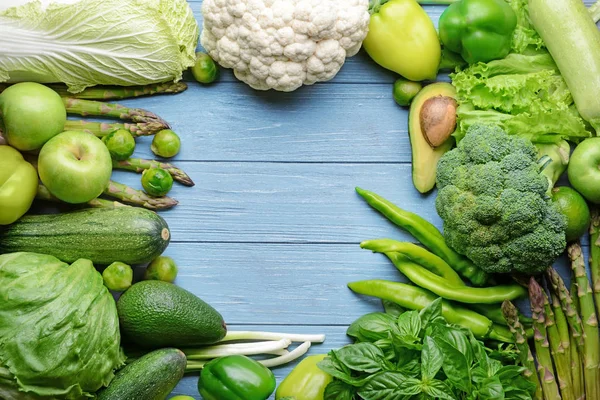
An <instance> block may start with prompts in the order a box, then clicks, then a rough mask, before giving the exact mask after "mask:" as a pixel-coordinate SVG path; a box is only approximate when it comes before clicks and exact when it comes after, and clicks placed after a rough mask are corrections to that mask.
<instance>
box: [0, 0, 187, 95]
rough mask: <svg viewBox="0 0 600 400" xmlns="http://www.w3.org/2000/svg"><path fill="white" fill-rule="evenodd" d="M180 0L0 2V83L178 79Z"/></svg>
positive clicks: (182, 24) (72, 85) (74, 87)
mask: <svg viewBox="0 0 600 400" xmlns="http://www.w3.org/2000/svg"><path fill="white" fill-rule="evenodd" d="M198 33H199V29H198V24H197V22H196V19H195V18H194V15H193V12H192V10H191V8H190V6H189V5H188V4H187V2H186V1H185V0H102V1H97V0H50V1H48V0H44V1H43V2H42V1H40V0H34V1H28V0H3V1H0V37H2V40H1V42H2V45H1V46H0V82H20V81H35V82H40V83H52V82H64V83H66V84H67V86H68V87H69V90H70V91H71V92H79V91H82V90H83V89H85V88H86V87H89V86H94V85H122V86H132V85H145V84H150V83H158V82H166V81H178V80H180V79H181V77H182V72H183V71H184V70H186V69H187V68H189V67H191V66H192V65H194V63H195V51H196V46H197V43H198Z"/></svg>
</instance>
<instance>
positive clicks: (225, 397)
mask: <svg viewBox="0 0 600 400" xmlns="http://www.w3.org/2000/svg"><path fill="white" fill-rule="evenodd" d="M198 390H199V391H200V394H201V395H202V397H203V398H204V400H266V399H267V398H268V397H269V396H270V395H271V393H273V391H274V390H275V376H274V375H273V373H272V372H271V370H269V369H268V368H267V367H265V366H264V365H262V364H261V363H259V362H258V361H255V360H253V359H251V358H248V357H246V356H241V355H233V356H226V357H221V358H216V359H214V360H212V361H210V362H209V363H208V364H206V365H205V366H204V368H202V372H201V373H200V380H199V381H198Z"/></svg>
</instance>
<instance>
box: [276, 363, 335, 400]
mask: <svg viewBox="0 0 600 400" xmlns="http://www.w3.org/2000/svg"><path fill="white" fill-rule="evenodd" d="M325 357H326V354H318V355H314V356H309V357H306V358H305V359H304V360H302V361H301V362H300V364H298V365H297V366H296V368H294V369H293V370H292V372H290V374H289V375H288V376H287V377H286V378H285V379H284V380H283V382H281V384H280V385H279V387H278V388H277V392H275V399H276V400H284V399H285V398H292V399H294V400H323V394H324V393H325V388H326V387H327V385H328V384H329V382H331V381H332V379H333V378H332V377H331V375H329V374H328V373H326V372H325V371H322V370H321V369H320V368H319V367H318V366H317V363H318V362H319V361H322V360H323V359H324V358H325Z"/></svg>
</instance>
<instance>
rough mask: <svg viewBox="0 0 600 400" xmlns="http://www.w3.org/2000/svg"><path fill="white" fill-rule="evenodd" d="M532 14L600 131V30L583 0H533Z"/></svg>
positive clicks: (589, 118)
mask: <svg viewBox="0 0 600 400" xmlns="http://www.w3.org/2000/svg"><path fill="white" fill-rule="evenodd" d="M529 16H530V18H531V21H532V22H533V26H534V27H535V30H536V31H537V32H538V33H539V34H540V36H541V38H542V39H543V40H544V43H545V44H546V47H547V48H548V51H550V54H551V55H552V57H553V58H554V61H555V62H556V65H557V66H558V69H559V71H560V73H561V75H562V76H563V78H564V79H565V82H567V86H568V87H569V90H570V91H571V94H572V95H573V100H575V105H576V106H577V110H578V111H579V114H581V116H582V117H583V119H585V120H586V121H588V122H589V123H590V125H592V127H593V128H594V129H595V130H596V133H597V134H600V96H598V93H600V32H599V31H598V27H597V26H596V24H595V23H594V20H593V19H592V16H591V15H590V13H589V12H588V10H587V8H586V7H585V5H584V4H583V2H582V1H581V0H529Z"/></svg>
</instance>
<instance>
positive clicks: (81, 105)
mask: <svg viewBox="0 0 600 400" xmlns="http://www.w3.org/2000/svg"><path fill="white" fill-rule="evenodd" d="M62 99H63V103H64V104H65V108H66V109H67V113H68V114H78V115H82V116H84V117H85V116H88V115H97V116H102V117H115V118H119V119H124V120H130V121H133V122H159V123H161V124H163V125H165V126H166V127H169V124H167V122H166V121H165V120H163V119H162V118H160V117H159V116H158V115H156V114H154V113H153V112H150V111H147V110H144V109H141V108H129V107H125V106H122V105H120V104H115V103H103V102H101V101H94V100H82V99H76V98H73V97H63V98H62Z"/></svg>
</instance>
